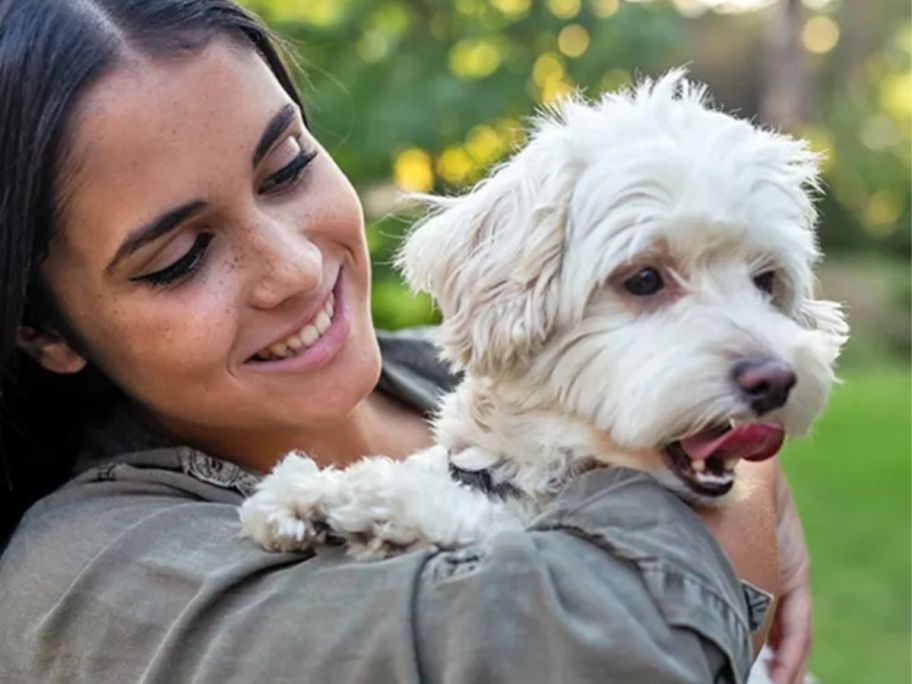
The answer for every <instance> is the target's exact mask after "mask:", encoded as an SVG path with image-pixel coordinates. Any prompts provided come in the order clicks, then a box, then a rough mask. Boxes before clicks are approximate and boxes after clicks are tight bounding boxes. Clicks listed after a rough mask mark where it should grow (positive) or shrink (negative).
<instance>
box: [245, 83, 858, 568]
mask: <svg viewBox="0 0 912 684" xmlns="http://www.w3.org/2000/svg"><path fill="white" fill-rule="evenodd" d="M816 191H817V159H816V157H815V155H814V154H813V153H811V152H810V151H809V150H808V148H807V146H806V144H805V143H804V142H802V141H799V140H795V139H792V138H789V137H785V136H782V135H778V134H775V133H772V132H770V131H766V130H761V129H759V128H757V127H755V126H752V125H751V124H750V123H748V122H746V121H743V120H739V119H736V118H733V117H731V116H728V115H726V114H723V113H721V112H719V111H715V110H713V109H711V108H710V107H709V106H708V105H707V104H706V96H705V92H704V89H703V88H702V87H698V86H695V85H694V84H692V83H690V82H688V81H687V80H685V78H684V74H683V72H682V71H680V70H678V71H673V72H671V73H669V74H668V75H666V76H665V77H663V78H661V79H660V80H658V81H657V82H655V83H652V82H648V81H647V82H645V83H642V84H641V85H639V86H638V87H637V88H636V89H634V90H631V91H629V92H624V93H620V94H609V95H605V96H604V97H602V99H601V100H599V101H598V102H596V103H592V104H590V103H587V102H586V101H584V100H583V99H582V98H581V97H575V98H572V99H569V100H567V101H565V102H563V103H562V104H560V105H559V106H557V107H555V108H553V109H552V110H550V111H548V112H546V113H544V114H542V115H540V116H539V117H538V118H537V119H536V120H535V121H534V125H533V127H532V130H531V131H530V141H529V143H528V145H526V146H525V147H524V148H523V149H522V150H521V151H519V152H518V153H517V154H516V155H515V156H514V157H513V158H512V159H511V160H509V161H508V162H507V163H505V164H503V165H502V166H500V167H499V168H497V169H496V170H495V172H494V173H493V174H492V175H491V176H490V177H489V178H488V179H486V180H485V181H483V182H482V183H480V184H479V185H478V186H477V187H476V188H474V189H473V190H472V191H471V192H469V193H468V194H466V195H465V196H462V197H456V198H433V197H427V198H425V200H426V201H428V202H429V203H430V204H431V205H432V207H433V211H432V212H431V214H430V215H429V217H428V218H426V219H425V220H424V221H422V222H421V223H420V224H419V225H418V226H417V228H416V229H415V230H414V232H413V233H412V234H411V236H410V238H409V239H408V241H407V243H406V244H405V247H404V249H403V251H402V253H401V257H400V264H401V266H402V267H403V270H404V273H405V276H406V278H407V280H408V281H409V283H410V284H411V286H412V287H413V288H414V289H417V290H424V291H426V292H429V293H430V294H431V295H432V296H433V297H434V298H435V299H436V301H437V303H438V305H439V307H440V310H441V312H442V314H443V323H442V324H441V326H440V329H439V340H440V343H441V346H442V353H443V354H444V356H445V358H446V359H448V360H449V361H450V362H451V363H452V364H453V365H454V366H455V367H456V368H457V369H460V370H462V371H464V373H465V376H464V380H463V382H462V383H461V385H460V386H459V387H458V388H457V390H456V391H455V392H454V393H453V394H451V395H450V396H448V397H447V398H446V399H445V401H444V403H443V406H442V408H441V410H440V414H439V417H438V419H437V420H436V422H435V434H436V438H437V444H436V445H435V446H434V447H432V448H430V449H428V450H427V451H424V452H421V453H419V454H416V455H415V456H413V457H411V458H410V459H408V460H407V461H403V462H394V461H391V460H389V459H385V458H382V457H372V458H366V459H364V460H362V461H360V462H358V463H356V464H354V465H353V466H351V467H349V468H347V469H346V470H341V471H340V470H335V469H323V470H320V469H318V468H317V467H316V465H315V464H314V463H313V462H312V461H311V460H309V459H307V458H306V457H303V456H300V455H294V454H293V455H290V456H288V457H287V458H286V459H285V460H284V461H283V462H282V463H280V464H279V465H278V467H277V468H276V469H275V471H274V472H273V474H272V475H270V476H269V477H267V478H266V480H265V481H264V482H263V484H262V486H261V487H260V489H259V491H258V493H257V494H255V495H254V496H253V497H252V498H251V499H249V500H248V501H247V502H245V504H244V505H243V507H242V510H241V517H242V521H243V525H244V529H245V531H246V532H247V534H249V535H250V536H252V537H253V538H254V539H255V540H257V541H258V542H260V543H261V544H263V545H265V546H266V547H268V548H274V549H276V548H277V549H294V548H302V547H307V546H311V545H313V544H315V543H319V542H321V541H322V540H324V538H325V535H326V533H327V532H329V533H330V534H332V535H333V536H337V537H342V538H344V539H345V540H346V541H347V543H348V544H349V550H350V552H351V553H352V554H353V555H355V556H357V557H361V558H372V557H378V556H383V555H386V554H388V553H391V552H394V551H396V550H398V549H406V548H412V547H415V546H423V545H429V544H434V545H437V546H440V547H445V548H447V547H455V546H460V545H463V544H468V543H471V542H474V541H478V540H480V539H483V538H485V537H486V536H488V535H490V534H493V533H494V532H496V531H498V530H501V529H504V528H516V527H520V526H521V525H522V524H523V521H524V520H527V519H528V516H529V515H530V514H532V513H533V512H534V511H536V510H538V509H539V508H540V507H541V505H542V504H543V503H545V502H547V501H548V500H549V499H551V498H552V497H553V496H555V495H556V493H557V492H558V491H559V490H560V489H561V488H562V487H563V486H564V485H565V484H566V482H567V480H568V478H570V477H572V476H573V475H574V474H576V473H578V472H580V471H581V470H584V469H587V468H590V467H592V466H593V465H596V464H598V465H606V464H607V465H622V466H627V467H631V468H636V469H639V470H643V471H646V472H649V473H650V474H652V475H653V476H654V477H655V478H656V479H657V480H658V481H659V482H660V483H661V484H663V485H664V486H666V487H668V488H669V489H671V490H672V491H675V492H676V493H679V494H681V495H682V496H684V497H685V498H688V499H691V500H694V499H696V500H697V501H698V502H699V501H700V500H701V497H699V496H695V495H694V494H693V492H692V491H690V490H689V489H688V488H687V487H685V486H684V484H683V483H682V481H681V480H680V479H679V478H678V477H677V476H676V475H674V474H673V473H672V472H671V470H669V468H668V466H667V462H666V460H665V458H664V457H663V455H662V449H663V447H664V446H665V445H667V444H669V443H670V442H672V441H673V440H677V439H679V438H681V437H682V436H685V435H690V434H693V433H694V432H696V431H699V430H702V429H704V428H707V427H708V426H711V425H715V424H719V423H720V422H725V421H728V420H729V419H732V418H736V419H743V420H755V419H756V418H757V415H756V413H755V412H754V411H752V410H751V409H750V407H749V406H748V404H747V403H746V402H745V399H744V397H743V395H742V393H740V392H739V391H738V390H737V388H736V387H735V386H734V383H733V381H732V368H733V366H734V365H735V364H736V363H738V362H739V361H740V360H743V359H751V358H770V359H776V360H778V361H780V362H782V363H785V364H787V365H789V366H790V367H791V368H792V369H794V372H795V375H796V377H797V384H796V385H795V387H794V389H793V390H792V392H791V394H790V396H789V398H788V401H787V402H786V403H785V405H784V406H782V407H781V408H778V409H776V410H774V411H772V412H771V413H768V414H766V415H764V417H763V420H764V421H766V422H770V421H772V422H775V423H777V424H779V425H781V426H783V427H784V429H785V431H786V432H787V433H788V434H793V435H797V434H801V433H804V432H806V431H807V430H808V428H809V427H810V425H811V423H812V421H813V420H814V418H815V417H816V416H817V415H818V414H819V413H820V412H821V410H822V409H823V407H824V404H825V401H826V398H827V395H828V392H829V388H830V385H831V383H832V381H833V363H834V361H835V359H836V356H837V354H838V352H839V349H840V346H841V345H842V344H843V342H844V341H845V339H846V333H847V327H846V324H845V322H844V320H843V317H842V314H841V312H840V309H839V306H838V305H836V304H834V303H832V302H826V301H820V300H817V299H815V297H814V292H813V290H814V276H813V270H812V269H813V266H814V264H815V262H816V261H817V259H818V257H819V252H818V249H817V246H816V240H815V224H816V221H817V216H816V211H815V208H814V202H813V195H814V193H815V192H816ZM647 266H648V267H653V268H656V269H657V270H658V271H659V272H660V273H661V274H662V275H663V277H664V278H665V282H666V287H665V289H664V290H662V291H661V292H660V293H658V294H656V295H654V296H652V297H636V296H633V295H632V294H630V293H628V292H627V291H625V289H624V287H623V283H624V281H625V279H627V278H628V277H629V276H630V275H632V274H635V273H637V271H638V270H640V269H642V268H644V267H647ZM767 271H774V273H775V276H774V285H773V292H772V294H767V293H766V292H763V291H762V290H760V289H758V287H757V286H756V285H755V283H754V281H753V279H754V278H755V277H756V276H757V275H758V274H760V273H762V272H767ZM451 465H452V466H455V467H457V468H460V469H463V470H468V471H478V470H485V471H486V472H487V474H488V476H489V477H490V481H491V482H492V483H493V485H494V486H495V487H496V488H498V489H499V490H500V491H501V492H503V491H506V492H507V495H506V496H495V495H491V494H489V493H485V492H483V491H480V490H478V489H476V488H472V487H467V486H465V485H464V484H460V483H457V482H456V481H454V480H453V478H452V477H451V475H450V467H451Z"/></svg>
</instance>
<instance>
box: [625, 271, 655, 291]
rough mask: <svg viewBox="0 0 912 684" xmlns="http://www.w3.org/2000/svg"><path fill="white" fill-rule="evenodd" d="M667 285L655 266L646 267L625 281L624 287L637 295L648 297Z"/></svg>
mask: <svg viewBox="0 0 912 684" xmlns="http://www.w3.org/2000/svg"><path fill="white" fill-rule="evenodd" d="M663 287H665V281H664V280H662V276H661V275H659V272H658V271H657V270H655V269H654V268H644V269H643V270H641V271H639V272H637V273H635V274H634V275H632V276H630V277H629V278H627V280H625V281H624V289H625V290H627V292H629V293H630V294H632V295H636V296H637V297H648V296H649V295H654V294H655V293H656V292H658V291H659V290H661V289H662V288H663Z"/></svg>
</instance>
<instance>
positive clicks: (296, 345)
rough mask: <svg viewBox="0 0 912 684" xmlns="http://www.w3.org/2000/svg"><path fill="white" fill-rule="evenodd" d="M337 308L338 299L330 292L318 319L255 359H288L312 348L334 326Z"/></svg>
mask: <svg viewBox="0 0 912 684" xmlns="http://www.w3.org/2000/svg"><path fill="white" fill-rule="evenodd" d="M335 307H336V299H335V297H334V296H333V293H331V292H330V294H329V299H327V300H326V304H325V306H324V307H323V310H322V311H321V312H320V313H319V314H317V317H316V318H315V319H314V320H313V321H311V322H310V323H308V324H307V325H305V326H304V327H303V328H301V329H300V330H299V331H298V332H296V333H295V334H294V335H292V336H291V337H289V338H288V339H286V340H283V341H282V342H278V343H276V344H274V345H272V346H271V347H269V349H264V350H263V351H261V352H259V353H258V354H257V355H256V356H254V357H253V358H255V359H256V360H257V361H274V360H276V359H287V358H288V357H289V356H294V355H295V354H297V353H298V352H300V351H302V350H304V349H307V348H308V347H310V346H312V345H313V344H314V343H315V342H316V341H317V340H319V339H320V338H321V337H322V336H323V333H325V332H326V331H327V330H329V326H330V325H331V324H332V319H333V315H334V314H335V312H336V308H335Z"/></svg>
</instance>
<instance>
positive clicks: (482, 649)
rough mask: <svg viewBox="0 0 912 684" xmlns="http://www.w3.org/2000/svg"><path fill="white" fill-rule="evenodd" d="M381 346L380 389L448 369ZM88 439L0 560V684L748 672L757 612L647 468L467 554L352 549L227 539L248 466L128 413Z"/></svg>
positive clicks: (460, 683) (391, 338)
mask: <svg viewBox="0 0 912 684" xmlns="http://www.w3.org/2000/svg"><path fill="white" fill-rule="evenodd" d="M381 346H382V350H383V353H384V371H383V379H382V380H381V388H382V389H383V390H385V391H387V392H389V393H391V394H392V395H394V396H396V397H398V398H399V399H401V400H403V401H406V402H409V403H411V404H412V405H413V406H415V407H417V408H419V409H421V410H424V411H431V410H433V408H434V406H435V404H436V402H437V400H438V398H439V396H440V394H441V393H442V392H443V391H444V390H445V388H446V387H448V386H450V385H451V384H452V382H453V378H452V377H451V376H449V375H448V374H447V373H446V370H445V368H444V367H443V366H442V365H441V364H440V363H439V362H438V361H437V360H436V354H435V351H434V349H433V347H432V346H431V345H430V344H429V343H428V342H427V341H426V340H425V339H423V337H422V336H421V335H417V334H414V333H402V334H398V335H381ZM93 434H94V436H93V437H92V439H91V440H90V442H89V443H90V444H91V448H90V449H88V450H87V451H86V453H85V455H84V457H83V459H82V460H81V462H80V465H79V471H80V472H79V473H78V475H77V476H76V477H75V479H73V480H72V481H71V482H70V483H68V484H67V485H65V486H64V487H62V488H61V489H59V490H58V491H56V492H55V493H53V494H52V495H50V496H49V497H47V498H46V499H44V500H42V501H41V502H39V503H38V504H36V505H35V506H34V507H33V508H32V509H31V510H30V511H29V512H28V513H27V515H26V516H25V518H24V519H23V521H22V523H21V525H20V527H19V529H18V530H17V532H16V533H15V535H14V536H13V538H12V540H11V542H10V544H9V546H8V547H7V549H6V551H5V552H4V555H3V556H2V558H0V681H2V682H4V683H6V684H13V683H18V682H66V683H67V684H77V683H83V682H84V683H91V684H98V683H102V682H112V683H117V684H126V683H131V682H149V683H152V682H156V683H161V684H176V683H181V682H198V683H200V684H204V683H205V684H222V683H224V682H268V683H270V684H279V683H282V682H314V683H319V682H326V683H327V684H338V683H345V682H352V683H359V684H360V683H366V682H378V683H381V682H382V683H393V682H433V683H437V682H439V683H441V684H443V683H446V684H469V683H479V684H498V683H506V682H517V683H526V682H549V683H550V682H553V683H559V684H573V683H575V682H648V683H654V684H661V683H664V682H668V683H669V684H671V683H684V682H689V683H693V684H706V683H707V682H739V683H740V682H743V681H744V680H745V678H746V675H747V672H748V669H749V667H750V646H749V637H750V628H751V624H752V623H755V622H756V621H757V620H758V619H759V618H760V617H761V615H760V613H762V611H763V606H762V605H761V606H759V607H758V605H757V604H756V602H754V601H753V600H752V599H749V598H746V596H745V592H744V588H743V587H742V585H741V584H740V583H739V581H738V579H737V578H736V577H735V575H734V574H733V571H732V568H731V567H730V565H729V563H728V562H727V561H726V559H725V557H724V556H723V554H722V552H721V551H720V550H719V547H718V546H717V545H716V542H715V541H714V539H713V538H712V537H711V536H710V535H709V534H708V532H707V530H706V528H705V527H704V526H703V525H702V523H701V522H700V520H699V519H698V518H697V517H696V516H695V515H694V514H693V513H692V512H691V510H690V509H689V508H688V507H687V506H685V505H684V504H682V503H681V502H680V501H679V500H678V499H676V498H675V497H674V496H672V495H670V494H669V493H668V492H666V491H665V490H663V489H662V488H660V487H659V486H658V485H657V484H656V483H655V481H654V480H652V479H651V478H650V477H648V476H646V475H644V474H641V473H637V472H634V471H631V470H626V469H620V468H618V469H614V468H606V469H601V470H596V471H592V472H590V473H588V474H586V475H583V476H581V477H579V478H578V479H577V480H575V481H574V482H572V483H571V484H570V485H569V486H568V487H567V488H566V490H565V491H564V492H563V493H562V494H561V495H560V496H559V497H558V498H557V500H556V501H554V503H553V505H551V506H550V507H549V508H548V509H547V510H546V511H545V512H544V513H542V514H541V516H540V517H538V519H536V520H535V521H534V522H533V523H532V524H531V525H530V526H529V527H528V529H527V530H525V531H523V532H508V533H503V534H500V535H497V536H495V537H494V538H493V539H492V540H490V542H489V543H487V544H485V545H482V546H477V547H471V548H466V549H462V550H459V551H455V552H439V551H432V550H425V551H417V552H413V553H408V554H405V555H402V556H399V557H396V558H392V559H389V560H385V561H379V562H371V563H358V562H353V561H351V560H349V559H348V558H346V557H345V555H344V553H343V551H342V549H341V548H339V547H327V548H322V549H320V550H318V551H317V552H316V554H309V555H307V554H291V553H286V554H282V553H267V552H265V551H263V550H262V549H260V548H258V547H257V546H256V545H255V544H254V543H253V542H251V541H250V540H248V539H243V538H241V534H240V526H239V523H238V511H237V506H238V504H239V503H241V501H242V500H243V498H244V497H245V496H246V495H248V494H250V493H251V491H252V490H253V488H254V486H255V484H256V482H257V479H258V478H257V476H256V475H255V474H253V473H250V472H247V471H244V470H242V469H241V468H239V467H237V466H235V465H233V464H230V463H227V462H225V461H220V460H218V459H215V458H212V457H211V456H208V455H206V454H203V453H201V452H199V451H196V450H193V449H191V448H189V447H186V446H181V445H167V444H164V443H162V442H161V439H160V438H158V437H156V436H155V435H152V434H151V433H149V432H147V431H145V430H144V429H142V428H141V427H140V426H139V425H138V424H137V423H135V421H132V420H131V419H130V418H129V416H128V415H127V414H126V413H123V414H120V415H117V416H113V417H111V418H109V419H108V420H107V421H106V422H105V423H103V424H101V425H100V426H96V428H95V430H94V433H93ZM754 598H756V597H754ZM749 604H750V605H749Z"/></svg>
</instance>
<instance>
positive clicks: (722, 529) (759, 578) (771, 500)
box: [698, 459, 780, 654]
mask: <svg viewBox="0 0 912 684" xmlns="http://www.w3.org/2000/svg"><path fill="white" fill-rule="evenodd" d="M738 477H739V479H740V481H739V483H738V487H739V490H738V491H737V493H736V494H734V495H733V496H732V497H731V499H732V500H730V501H728V502H727V503H726V505H725V506H724V507H721V508H718V509H703V510H701V511H698V515H699V516H700V517H701V518H702V519H703V521H704V522H705V523H706V525H707V527H708V528H709V530H710V532H712V534H713V536H714V537H715V538H716V540H717V541H718V542H719V544H720V546H721V547H722V549H723V550H724V551H725V553H726V555H727V556H728V558H729V560H730V561H731V563H732V565H733V566H734V567H735V571H736V572H737V574H738V577H740V578H741V579H742V580H745V581H747V582H750V583H751V584H753V585H754V586H756V587H758V588H760V589H762V590H764V591H766V592H768V593H769V594H772V595H773V596H776V595H778V594H779V555H778V553H777V548H778V546H777V541H776V517H777V513H776V511H777V496H778V492H777V487H778V482H779V480H780V475H779V465H778V463H777V461H776V460H775V459H771V460H768V461H762V462H760V463H750V462H746V461H745V462H742V463H741V464H739V466H738ZM773 612H774V611H773V610H769V611H768V613H767V619H766V621H765V623H764V625H763V627H762V628H760V629H758V630H757V631H756V632H754V634H753V639H752V641H753V647H754V653H755V654H756V653H757V652H759V650H760V648H761V647H762V646H763V643H764V642H765V641H766V636H767V633H768V632H769V629H770V626H771V617H772V615H773Z"/></svg>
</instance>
